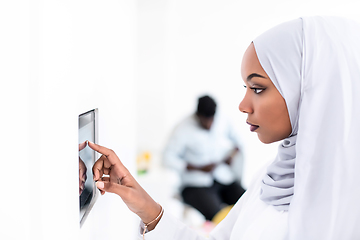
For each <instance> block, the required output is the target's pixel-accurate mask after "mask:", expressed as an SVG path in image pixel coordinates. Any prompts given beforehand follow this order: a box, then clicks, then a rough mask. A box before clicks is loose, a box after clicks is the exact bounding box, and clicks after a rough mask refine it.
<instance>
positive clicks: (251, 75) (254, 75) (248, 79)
mask: <svg viewBox="0 0 360 240" xmlns="http://www.w3.org/2000/svg"><path fill="white" fill-rule="evenodd" d="M254 77H259V78H266V77H264V76H262V75H260V74H257V73H252V74H250V75H249V76H248V77H247V78H246V80H247V81H250V80H251V79H252V78H254Z"/></svg>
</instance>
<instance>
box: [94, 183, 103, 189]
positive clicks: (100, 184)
mask: <svg viewBox="0 0 360 240" xmlns="http://www.w3.org/2000/svg"><path fill="white" fill-rule="evenodd" d="M96 186H97V187H98V188H100V189H103V188H104V183H103V182H96Z"/></svg>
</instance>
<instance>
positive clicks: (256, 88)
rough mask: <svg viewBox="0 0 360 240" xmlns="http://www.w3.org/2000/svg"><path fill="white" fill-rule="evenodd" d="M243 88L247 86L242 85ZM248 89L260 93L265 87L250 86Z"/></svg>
mask: <svg viewBox="0 0 360 240" xmlns="http://www.w3.org/2000/svg"><path fill="white" fill-rule="evenodd" d="M244 88H247V86H246V85H244ZM249 89H251V90H252V91H253V92H254V93H255V94H260V93H261V92H262V91H264V90H265V88H258V87H250V88H249Z"/></svg>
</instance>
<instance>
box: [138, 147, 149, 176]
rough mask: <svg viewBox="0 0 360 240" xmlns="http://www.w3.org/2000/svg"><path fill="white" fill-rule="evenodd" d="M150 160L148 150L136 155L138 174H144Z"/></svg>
mask: <svg viewBox="0 0 360 240" xmlns="http://www.w3.org/2000/svg"><path fill="white" fill-rule="evenodd" d="M150 162H151V153H150V152H149V151H144V152H142V153H140V154H139V155H138V157H137V161H136V163H137V171H138V174H139V175H141V174H145V173H147V171H148V170H149V167H150Z"/></svg>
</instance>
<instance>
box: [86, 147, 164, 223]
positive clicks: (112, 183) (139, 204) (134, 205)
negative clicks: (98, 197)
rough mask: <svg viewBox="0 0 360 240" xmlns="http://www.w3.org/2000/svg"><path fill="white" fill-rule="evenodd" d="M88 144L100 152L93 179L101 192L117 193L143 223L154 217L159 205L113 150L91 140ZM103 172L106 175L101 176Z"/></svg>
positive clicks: (158, 210)
mask: <svg viewBox="0 0 360 240" xmlns="http://www.w3.org/2000/svg"><path fill="white" fill-rule="evenodd" d="M88 145H89V147H90V148H91V149H93V150H95V151H97V152H99V153H101V154H102V156H101V157H100V158H99V159H98V160H97V161H96V162H95V164H94V166H93V174H94V181H97V183H96V186H97V187H98V188H99V190H100V192H101V194H102V195H103V194H105V192H111V193H115V194H117V195H119V196H120V197H121V198H122V200H123V201H124V203H125V204H126V205H127V206H128V208H129V209H130V210H131V211H132V212H134V213H136V214H137V215H138V216H139V217H140V218H141V219H142V221H143V222H144V223H148V222H150V221H152V220H153V219H155V218H156V217H157V216H158V215H159V213H160V211H161V207H160V206H159V204H157V203H156V202H155V201H154V200H153V199H152V198H151V197H150V196H149V194H148V193H147V192H146V191H145V190H144V189H143V188H142V187H141V186H140V185H139V183H138V182H137V181H136V180H135V179H134V177H133V176H132V175H131V174H130V172H129V170H128V169H127V168H126V167H125V166H124V165H123V164H122V162H121V161H120V159H119V158H118V156H117V155H116V154H115V152H114V151H113V150H111V149H108V148H105V147H102V146H100V145H97V144H94V143H92V142H88ZM104 174H105V175H108V176H103V175H104ZM156 224H157V223H154V224H151V225H153V226H149V230H152V229H153V228H154V227H155V226H156Z"/></svg>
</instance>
